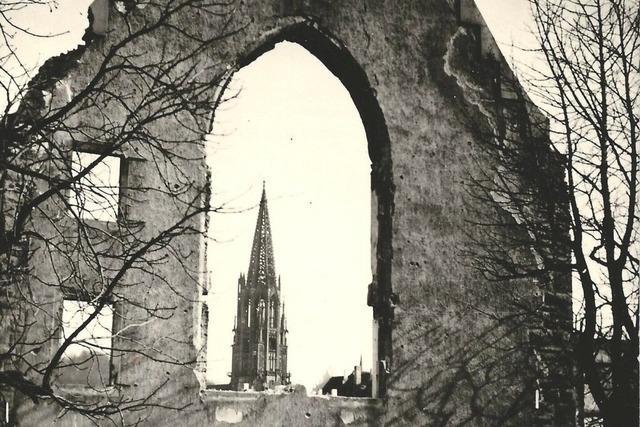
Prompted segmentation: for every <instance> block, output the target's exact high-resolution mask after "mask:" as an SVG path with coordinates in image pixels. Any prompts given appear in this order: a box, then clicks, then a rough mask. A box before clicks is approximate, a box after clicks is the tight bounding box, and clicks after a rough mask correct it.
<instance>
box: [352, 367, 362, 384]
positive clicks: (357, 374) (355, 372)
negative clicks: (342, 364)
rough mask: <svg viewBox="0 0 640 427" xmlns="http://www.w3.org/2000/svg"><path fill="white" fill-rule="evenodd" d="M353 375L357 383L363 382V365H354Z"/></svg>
mask: <svg viewBox="0 0 640 427" xmlns="http://www.w3.org/2000/svg"><path fill="white" fill-rule="evenodd" d="M353 377H354V378H353V379H354V381H355V383H356V385H360V384H361V383H362V366H354V367H353Z"/></svg>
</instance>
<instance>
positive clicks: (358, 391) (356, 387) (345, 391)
mask: <svg viewBox="0 0 640 427" xmlns="http://www.w3.org/2000/svg"><path fill="white" fill-rule="evenodd" d="M322 394H326V395H332V396H345V397H371V373H369V372H362V359H360V364H359V365H357V366H354V367H353V372H352V373H351V374H350V375H349V376H348V377H343V376H340V377H331V378H329V381H327V383H326V384H325V385H324V386H323V387H322Z"/></svg>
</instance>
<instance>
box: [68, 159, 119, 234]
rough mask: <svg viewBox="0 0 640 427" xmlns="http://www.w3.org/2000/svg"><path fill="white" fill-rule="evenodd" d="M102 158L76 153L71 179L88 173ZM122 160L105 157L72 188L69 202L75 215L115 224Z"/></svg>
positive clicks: (72, 163) (117, 212) (117, 211)
mask: <svg viewBox="0 0 640 427" xmlns="http://www.w3.org/2000/svg"><path fill="white" fill-rule="evenodd" d="M99 157H100V155H99V154H95V153H89V152H84V151H73V152H72V158H71V173H72V176H75V175H77V174H78V173H80V172H82V171H83V170H85V169H86V168H87V167H89V166H90V165H91V164H93V162H95V161H96V160H97V159H98V158H99ZM120 174H121V158H120V157H117V156H106V157H105V158H104V159H103V160H101V161H100V162H99V163H98V164H97V165H95V166H94V167H93V169H91V171H90V172H89V173H88V174H86V175H85V176H83V177H82V178H80V179H79V180H78V181H77V182H75V183H74V184H73V185H72V186H71V191H70V192H69V197H68V202H69V205H70V207H71V209H72V211H73V213H74V214H75V215H77V216H79V217H80V218H82V219H93V220H98V221H112V222H115V221H116V220H117V219H118V214H119V198H120Z"/></svg>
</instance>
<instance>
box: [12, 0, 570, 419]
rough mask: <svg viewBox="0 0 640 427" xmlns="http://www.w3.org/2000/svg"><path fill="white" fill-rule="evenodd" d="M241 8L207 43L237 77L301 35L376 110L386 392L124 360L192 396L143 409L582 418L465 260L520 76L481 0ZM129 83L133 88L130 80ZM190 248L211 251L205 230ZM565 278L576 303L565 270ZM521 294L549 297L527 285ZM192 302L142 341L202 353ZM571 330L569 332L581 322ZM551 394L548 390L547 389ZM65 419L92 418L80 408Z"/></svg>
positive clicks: (79, 71) (138, 385) (23, 414)
mask: <svg viewBox="0 0 640 427" xmlns="http://www.w3.org/2000/svg"><path fill="white" fill-rule="evenodd" d="M235 6H236V8H237V10H236V12H235V17H236V18H235V19H236V21H235V22H236V25H238V26H245V28H244V29H243V30H242V31H240V32H239V33H238V34H236V35H234V36H232V37H229V38H228V39H226V40H224V41H222V42H221V43H220V45H219V46H218V48H217V49H216V51H215V52H207V55H211V56H210V57H209V59H211V60H212V61H213V62H216V63H221V64H222V66H223V67H224V66H225V65H228V67H229V69H230V70H233V69H236V68H237V67H238V66H241V65H244V64H246V63H248V62H250V61H251V60H252V59H253V58H255V57H256V56H257V55H258V54H259V53H261V52H263V51H265V50H268V49H269V46H272V45H273V43H275V42H277V41H280V40H291V41H295V42H298V43H300V44H302V45H303V46H305V47H306V48H307V49H309V50H310V51H311V52H312V53H314V54H315V55H317V56H318V57H319V58H320V59H321V60H322V61H323V62H324V63H325V65H327V67H328V68H329V69H330V70H331V71H332V72H334V73H335V74H336V75H337V76H338V77H339V78H341V80H342V81H343V83H344V84H345V86H346V87H347V89H348V90H349V91H350V92H351V95H352V98H353V99H354V103H355V104H356V106H357V107H358V109H359V110H360V113H361V116H362V118H363V123H364V126H365V129H366V132H367V138H368V140H369V152H370V155H371V159H372V168H373V172H372V187H373V191H374V204H375V206H374V209H375V212H376V213H377V215H376V216H377V224H378V229H377V230H376V232H374V242H375V243H376V249H375V251H376V253H375V272H376V277H377V285H376V289H375V292H374V297H373V301H372V304H373V305H374V311H375V312H376V317H377V320H378V324H379V327H380V336H379V340H378V342H379V346H378V352H379V354H380V356H381V359H382V360H383V361H384V363H380V367H379V368H380V372H381V387H382V389H381V398H380V399H377V400H354V399H330V398H319V397H307V396H306V395H305V393H304V392H303V391H302V390H300V389H297V390H296V391H295V392H293V393H290V394H285V395H259V394H258V395H254V394H248V393H224V392H215V391H205V392H201V391H200V389H199V386H198V382H197V381H196V377H195V374H194V373H193V372H192V371H189V370H188V369H185V368H184V367H180V368H168V369H165V366H161V367H159V366H158V365H155V364H154V363H152V362H151V361H148V360H141V361H137V360H135V357H133V356H132V357H131V358H130V359H128V360H123V361H122V363H121V366H122V368H121V369H122V373H121V377H120V378H121V380H120V381H121V382H122V383H123V384H125V388H124V390H125V391H126V392H127V393H132V394H141V393H145V392H147V393H148V392H149V391H150V390H152V389H153V387H154V386H155V385H157V384H159V383H161V382H163V381H164V380H165V379H168V380H169V382H168V384H167V385H166V386H165V387H164V388H163V389H161V391H160V393H159V394H158V395H157V396H156V397H155V398H156V399H157V400H158V401H159V402H162V403H163V404H167V405H170V406H178V407H179V406H183V405H185V404H188V405H189V406H187V407H186V408H185V409H183V410H182V411H174V410H169V409H162V408H155V409H154V410H153V411H150V412H148V413H145V415H144V416H145V417H147V418H146V421H145V423H146V424H144V425H154V424H155V425H181V426H186V425H192V426H204V425H227V424H234V425H246V426H257V425H345V424H349V425H367V424H368V425H412V426H413V425H426V426H435V425H442V426H444V425H461V424H467V425H514V426H522V425H534V424H535V423H541V424H543V425H558V426H561V425H562V426H564V425H570V424H571V421H570V419H571V417H572V416H573V414H572V411H573V409H572V408H573V406H572V405H573V403H572V401H571V398H572V397H571V396H570V395H567V394H566V393H565V391H566V390H560V391H558V390H553V391H551V392H550V393H551V394H552V395H553V396H555V398H551V397H550V398H548V399H546V398H543V399H542V404H541V407H540V408H539V409H537V410H536V409H535V407H534V405H535V402H534V399H535V397H534V392H535V389H536V385H535V384H536V378H537V377H538V376H539V375H541V374H540V373H539V371H538V370H537V367H536V364H535V363H534V362H533V361H532V355H531V353H530V345H529V325H528V324H527V323H526V322H520V321H517V319H511V321H507V320H506V319H509V318H510V317H509V314H510V312H511V310H512V306H511V304H510V298H511V296H512V295H513V294H512V292H513V290H511V289H508V288H505V287H504V286H498V285H496V284H495V283H489V282H487V281H485V280H483V279H482V278H481V277H480V276H479V274H478V272H477V271H475V270H474V269H472V268H471V267H470V266H469V265H467V263H466V261H465V259H464V258H463V257H461V255H460V249H461V246H464V242H465V241H466V239H467V237H468V233H469V227H470V225H469V220H472V219H473V218H470V217H469V216H470V215H472V212H476V211H477V210H476V209H475V208H477V207H478V206H476V205H477V204H478V203H479V201H478V200H477V199H474V198H473V197H471V196H470V195H469V193H468V191H467V190H468V188H467V187H466V185H465V183H466V182H468V179H469V177H470V176H472V175H473V174H475V173H478V172H480V171H482V170H483V169H490V167H492V159H490V158H487V156H484V155H483V154H484V153H483V148H482V145H481V144H479V143H478V141H477V139H478V134H477V133H475V132H474V131H473V129H469V126H468V123H469V120H468V119H469V117H473V118H474V119H475V121H476V122H478V123H482V124H483V126H485V127H487V128H489V129H491V128H493V127H495V126H497V123H498V121H499V120H498V119H497V118H499V117H500V116H501V113H499V111H500V110H501V108H502V107H503V106H504V103H503V88H502V87H501V86H500V76H501V75H505V73H506V74H508V73H509V71H508V67H507V66H506V64H505V62H504V59H503V58H502V57H501V56H500V55H499V52H498V50H497V47H496V45H495V42H493V41H492V39H491V37H490V35H489V33H488V30H487V28H486V26H485V25H484V24H483V22H482V20H481V17H480V16H479V13H478V12H477V10H476V9H475V6H474V5H473V4H472V2H471V1H462V2H454V1H444V0H423V1H407V2H387V1H381V0H370V1H367V0H365V1H358V2H355V1H350V2H344V1H337V0H336V1H326V0H325V1H321V0H305V1H280V0H244V1H240V2H237V3H236V4H235ZM133 13H138V14H144V13H145V10H144V9H140V10H136V11H134V12H133ZM181 19H182V21H181V24H183V25H185V26H190V28H191V27H195V28H201V30H202V32H203V33H206V32H208V31H211V32H212V33H213V32H214V29H215V28H216V26H219V25H221V23H220V21H218V20H216V18H214V17H210V16H201V15H199V16H190V15H185V16H183V17H182V18H181ZM122 25H123V23H122V20H121V19H120V18H119V17H118V12H116V11H115V9H111V15H110V22H109V26H110V28H111V29H112V31H114V34H118V33H119V32H121V31H123V26H122ZM109 37H110V36H109V35H107V36H106V40H105V41H103V42H100V43H94V44H93V45H92V46H90V47H89V48H88V49H87V52H86V53H85V54H84V55H83V57H82V61H81V62H80V63H79V64H77V65H76V66H75V67H74V69H73V70H72V71H71V72H70V74H69V76H68V77H67V78H66V79H65V81H67V82H69V84H70V85H71V86H72V90H73V88H74V87H78V88H79V87H81V86H82V84H83V82H84V81H86V79H87V78H89V77H90V76H91V73H92V72H94V71H95V70H94V67H95V64H96V63H97V61H98V58H99V57H100V56H99V55H100V53H101V52H103V50H104V49H105V46H108V40H109ZM147 42H148V43H149V44H148V45H145V46H140V47H139V48H140V51H145V52H152V51H153V50H154V49H157V48H158V46H161V45H163V44H164V43H168V44H169V45H171V43H170V41H167V40H161V39H159V40H148V41H147ZM102 43H104V44H102ZM154 43H155V44H154ZM173 48H175V49H179V48H180V46H173ZM206 59H207V58H203V60H206ZM477 67H483V68H482V69H481V71H482V72H481V73H480V75H482V76H483V77H482V78H477V79H474V78H473V77H472V76H473V75H474V71H475V72H476V74H477V72H478V70H479V68H477ZM470 76H471V77H470ZM121 84H122V88H123V89H124V88H126V80H125V79H123V80H122V82H121ZM372 102H374V103H375V105H372ZM496 105H499V106H500V107H499V108H498V107H496ZM490 107H491V108H490ZM494 107H495V108H494ZM113 114H114V117H117V116H118V113H117V111H114V113H113ZM172 120H173V119H172V118H167V119H166V121H165V122H164V123H163V124H162V130H163V131H166V132H171V131H172V130H171V129H172V123H173V122H172ZM214 130H215V129H214ZM184 149H185V150H186V151H185V152H187V153H188V154H192V152H189V150H197V149H199V148H194V147H185V148H184ZM478 159H481V160H482V161H484V162H486V163H485V164H482V163H478ZM145 164H146V163H145V162H144V159H141V162H140V166H139V169H138V170H137V171H136V176H137V179H139V180H140V185H142V186H153V185H159V183H157V182H156V181H154V180H155V179H156V178H155V177H154V175H153V173H152V170H151V169H146V166H145ZM182 167H185V168H186V167H191V165H187V164H184V165H182ZM193 171H194V176H193V177H194V179H196V180H198V179H204V177H205V173H206V172H205V170H204V163H202V164H201V168H195V169H193ZM214 186H215V183H214ZM472 207H473V208H474V209H472ZM131 209H132V215H135V216H136V217H137V218H139V219H140V220H144V221H145V224H146V226H147V227H150V228H151V229H153V228H155V227H162V226H163V225H165V223H166V221H168V219H169V218H171V217H172V216H175V215H176V212H174V211H172V210H171V209H170V208H169V207H167V205H166V203H165V201H164V200H162V199H159V198H158V199H150V200H144V202H141V203H140V204H139V205H134V206H131ZM181 245H183V247H184V248H197V247H199V246H198V245H199V243H198V242H197V241H196V240H194V239H193V238H185V239H184V241H183V242H181ZM193 258H194V262H197V257H193ZM43 268H44V267H43ZM163 268H166V269H167V270H166V272H167V274H168V275H169V276H171V277H172V278H173V279H174V284H175V285H176V286H178V287H180V289H181V291H182V292H183V293H185V294H187V295H190V298H191V299H192V300H193V301H196V300H197V299H198V295H199V292H200V290H199V289H198V285H197V283H194V282H193V281H190V280H184V279H185V277H184V276H183V275H181V273H179V272H180V269H176V270H175V271H176V273H172V272H171V268H172V266H171V265H167V266H166V267H163ZM194 268H196V269H197V267H196V266H195V265H194ZM132 280H133V281H135V280H141V281H144V280H147V279H145V278H144V277H140V278H133V279H132ZM559 283H563V284H564V285H563V286H564V287H563V288H561V289H558V291H559V293H560V294H561V295H562V297H563V298H565V299H566V297H567V294H568V293H569V292H570V287H568V286H567V283H568V282H567V278H562V279H561V280H559ZM521 285H522V284H521ZM525 285H526V284H525ZM549 286H550V287H551V288H553V287H554V286H556V285H555V284H554V283H551V284H549ZM518 289H519V291H518V292H522V295H528V296H530V297H532V298H536V297H538V296H536V295H535V292H534V291H533V290H532V289H530V288H528V287H527V286H520V287H519V288H518ZM146 290H147V288H145V291H146ZM132 292H136V291H135V290H134V289H132ZM529 292H530V293H529ZM145 298H148V299H151V300H157V301H163V302H165V298H166V296H165V293H163V291H162V290H161V288H158V289H155V290H151V292H150V293H148V294H145ZM187 300H188V298H187V299H182V300H175V301H172V303H174V304H177V305H178V307H179V309H178V310H177V311H176V313H177V314H176V315H175V316H173V317H172V318H171V319H169V320H167V321H166V322H160V323H157V324H151V325H146V326H145V327H143V328H139V329H136V332H135V333H136V334H137V337H138V338H139V339H141V340H147V339H151V337H154V336H157V335H159V334H161V335H163V336H165V335H167V334H168V336H173V337H175V338H176V340H177V341H178V342H179V343H180V344H179V345H176V346H175V348H174V349H173V354H174V356H175V357H176V358H178V359H180V360H185V359H195V348H194V346H193V345H189V344H188V343H189V342H192V341H193V340H192V337H191V335H193V334H194V333H195V332H194V321H193V319H194V310H196V309H197V306H196V305H195V304H189V303H188V301H187ZM362 303H363V304H364V303H365V302H364V301H363V302H362ZM562 307H564V308H565V309H566V308H567V307H566V306H562ZM210 309H211V310H215V307H211V308H210ZM553 316H563V319H565V320H566V319H570V318H571V312H570V310H569V311H566V312H563V311H562V310H558V311H556V312H554V313H553ZM550 323H551V322H550ZM550 323H549V324H550ZM559 323H560V324H561V326H562V327H567V322H559ZM213 327H216V325H213ZM559 351H560V352H562V349H561V347H560V350H559ZM568 351H569V344H568V342H567V347H566V352H567V353H568ZM545 354H546V353H545ZM543 357H544V356H543ZM563 363H565V365H566V363H567V362H563ZM568 371H569V372H570V369H569V370H568ZM541 393H542V395H543V396H545V393H546V390H541ZM58 411H59V410H58V409H57V408H55V407H51V406H48V405H46V404H44V405H40V406H37V407H36V406H33V405H32V404H31V403H30V402H27V401H25V402H24V403H23V406H22V407H21V408H20V409H19V411H18V414H19V419H21V420H22V421H21V425H26V426H29V425H47V424H48V423H49V421H48V420H49V419H53V417H54V416H55V415H56V414H57V413H58ZM139 416H140V415H139V414H135V415H132V417H133V418H131V419H130V420H129V421H128V422H132V421H133V420H135V419H137V417H139ZM540 420H544V421H540ZM58 422H59V423H60V424H61V425H88V423H87V421H86V420H84V419H83V418H82V417H81V416H77V415H73V414H65V415H64V416H63V417H62V418H61V419H60V420H59V421H58Z"/></svg>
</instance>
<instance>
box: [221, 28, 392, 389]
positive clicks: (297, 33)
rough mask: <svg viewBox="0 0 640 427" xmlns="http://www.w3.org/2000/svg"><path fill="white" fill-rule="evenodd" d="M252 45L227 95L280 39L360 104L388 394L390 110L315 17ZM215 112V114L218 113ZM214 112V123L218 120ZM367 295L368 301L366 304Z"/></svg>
mask: <svg viewBox="0 0 640 427" xmlns="http://www.w3.org/2000/svg"><path fill="white" fill-rule="evenodd" d="M268 34H269V35H268V36H266V37H265V38H263V39H260V40H258V42H257V43H254V44H252V45H250V46H249V47H248V48H247V49H246V51H245V52H244V53H243V54H241V55H240V56H239V57H238V60H237V61H236V63H235V65H233V66H232V67H231V68H230V70H229V72H228V73H227V76H226V78H225V80H224V83H223V84H222V85H221V91H220V93H219V94H218V99H219V100H221V99H222V98H223V95H224V93H225V90H226V89H227V88H228V85H229V83H230V81H231V79H232V78H233V76H234V74H235V73H236V72H237V71H239V70H240V69H242V68H244V67H246V66H247V65H249V64H251V63H252V62H253V61H255V60H256V59H258V58H259V57H260V56H262V55H263V54H265V53H267V52H269V51H270V50H272V49H273V48H274V47H275V46H276V44H278V43H280V42H285V41H287V42H292V43H296V44H298V45H300V46H302V47H303V48H304V49H306V50H307V51H308V52H309V53H311V54H312V55H313V56H315V57H316V58H317V59H318V60H320V62H321V63H322V64H323V65H324V66H325V67H326V68H327V69H328V70H329V71H330V72H331V73H332V74H333V75H335V76H336V77H337V78H338V79H339V80H340V82H341V83H342V85H343V86H344V87H345V89H346V90H347V91H348V92H349V94H350V96H351V99H352V101H353V103H354V105H355V107H356V109H357V110H358V113H359V115H360V119H361V121H362V125H363V127H364V130H365V135H366V139H367V149H368V153H369V158H370V160H371V196H372V197H371V204H372V206H371V212H372V217H371V249H372V252H373V253H372V254H371V269H372V273H373V283H371V284H370V286H369V291H368V295H367V301H366V303H367V304H368V305H369V306H371V307H372V308H373V318H374V325H375V326H374V342H373V347H374V349H373V350H374V351H373V358H374V362H373V364H372V378H374V380H373V396H374V397H384V396H385V394H386V383H387V378H386V374H387V370H386V368H387V367H388V366H390V364H391V357H392V342H391V330H392V325H391V323H392V320H393V301H394V299H395V298H394V294H393V292H392V284H391V277H392V275H391V266H392V253H393V247H392V225H393V224H392V218H393V209H394V190H395V186H394V184H393V173H392V158H391V143H390V138H389V132H388V129H387V126H386V121H385V118H384V114H383V112H382V109H381V108H380V105H379V104H378V101H377V99H376V95H375V92H374V90H373V89H372V88H371V85H370V83H369V79H368V77H367V74H366V73H365V71H364V69H363V68H362V67H361V66H360V64H358V62H357V61H356V59H355V58H354V57H353V56H352V55H351V54H350V52H349V51H348V50H347V49H346V47H345V46H344V45H343V44H342V43H341V42H340V41H339V40H338V39H337V38H336V37H334V36H332V35H331V34H330V33H329V32H328V31H326V30H323V29H322V28H321V27H320V25H318V24H317V23H316V22H314V21H312V20H306V21H304V22H297V23H294V24H292V25H289V26H285V27H284V28H282V29H280V30H279V31H277V32H272V33H268ZM214 115H215V114H214ZM213 120H214V117H212V121H211V126H213ZM364 303H365V301H363V304H364Z"/></svg>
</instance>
